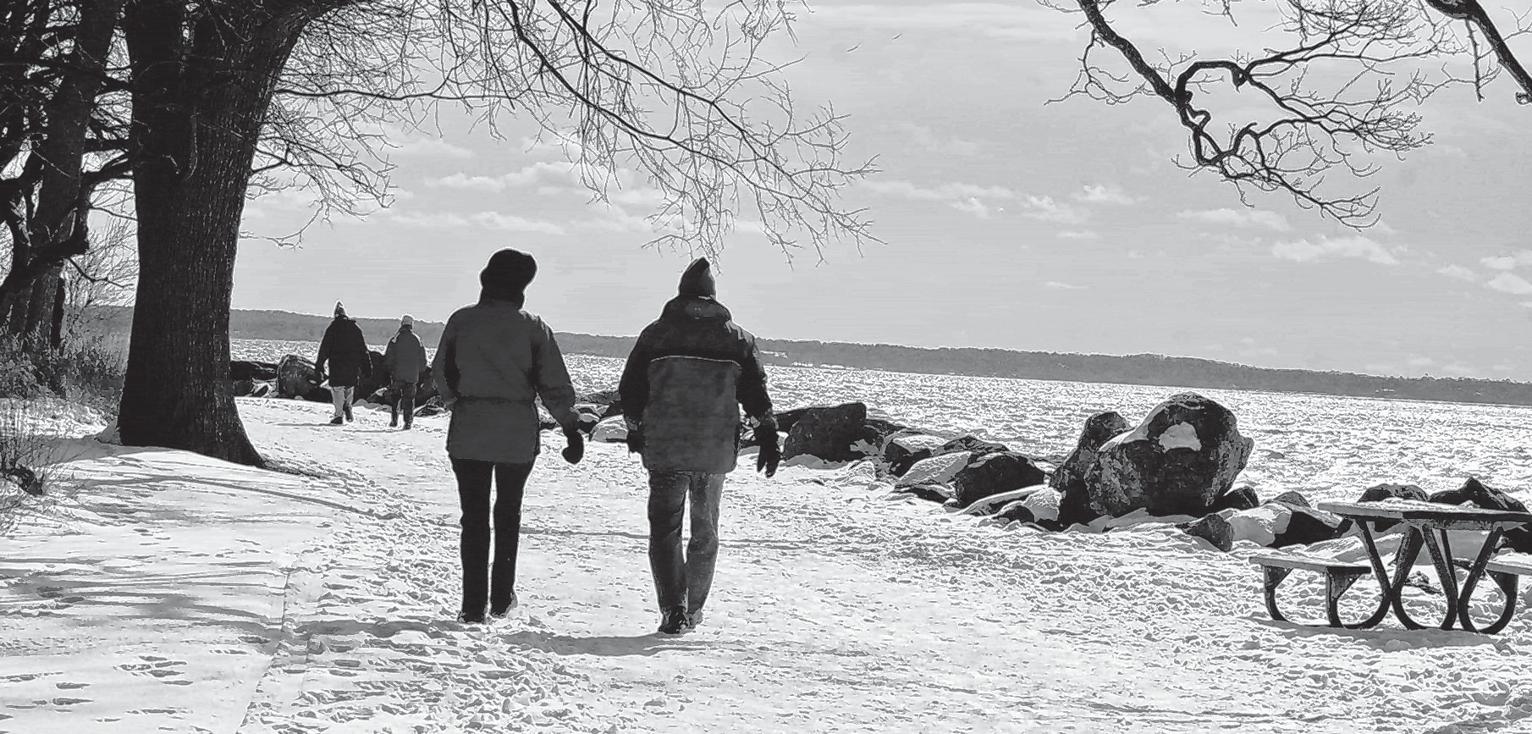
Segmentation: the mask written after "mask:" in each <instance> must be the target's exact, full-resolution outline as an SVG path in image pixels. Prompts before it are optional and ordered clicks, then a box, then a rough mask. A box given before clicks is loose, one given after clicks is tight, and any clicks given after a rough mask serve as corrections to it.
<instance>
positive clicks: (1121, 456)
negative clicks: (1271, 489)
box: [1085, 393, 1255, 517]
mask: <svg viewBox="0 0 1532 734" xmlns="http://www.w3.org/2000/svg"><path fill="white" fill-rule="evenodd" d="M1254 445H1255V442H1254V441H1253V440H1251V439H1249V438H1246V437H1245V436H1242V435H1240V433H1239V428H1238V426H1237V425H1236V420H1235V418H1234V414H1233V413H1231V412H1229V409H1228V408H1225V407H1224V406H1222V405H1219V404H1218V403H1217V402H1215V401H1213V400H1210V399H1208V398H1205V397H1203V396H1201V395H1198V394H1196V393H1181V394H1179V395H1174V396H1172V397H1171V398H1170V399H1169V400H1166V401H1165V402H1163V403H1160V404H1159V405H1158V406H1156V407H1155V408H1154V410H1152V411H1150V413H1149V415H1148V417H1146V418H1144V420H1143V422H1142V423H1140V424H1138V426H1137V427H1136V428H1134V429H1133V430H1131V431H1128V432H1126V433H1122V434H1119V435H1118V436H1116V437H1115V438H1113V439H1112V440H1110V441H1107V442H1106V443H1104V444H1102V445H1101V448H1100V450H1099V451H1098V452H1097V456H1096V463H1095V464H1094V465H1093V466H1092V467H1091V468H1090V469H1089V470H1088V471H1087V472H1086V475H1085V486H1086V491H1087V492H1088V493H1089V495H1090V506H1091V509H1092V510H1095V511H1096V512H1099V513H1100V514H1104V515H1111V516H1113V517H1120V516H1122V515H1126V514H1128V513H1129V512H1132V511H1134V510H1139V509H1142V510H1146V511H1148V512H1149V514H1151V515H1205V514H1207V513H1208V511H1209V509H1210V508H1212V507H1213V505H1214V503H1215V502H1216V501H1217V500H1218V498H1219V497H1220V496H1222V495H1223V494H1224V493H1225V492H1228V491H1229V488H1230V487H1232V486H1234V480H1235V479H1236V478H1237V477H1238V476H1239V473H1240V472H1241V471H1242V470H1244V468H1245V462H1247V461H1248V460H1249V459H1250V450H1251V449H1252V448H1253V447H1254Z"/></svg>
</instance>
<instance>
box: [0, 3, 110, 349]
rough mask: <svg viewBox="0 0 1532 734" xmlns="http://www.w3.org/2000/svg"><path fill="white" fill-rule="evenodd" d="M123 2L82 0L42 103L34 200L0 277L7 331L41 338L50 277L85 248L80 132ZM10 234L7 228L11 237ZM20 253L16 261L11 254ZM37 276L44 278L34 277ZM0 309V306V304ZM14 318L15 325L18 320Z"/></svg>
mask: <svg viewBox="0 0 1532 734" xmlns="http://www.w3.org/2000/svg"><path fill="white" fill-rule="evenodd" d="M123 2H124V0H82V1H81V2H80V4H79V11H78V12H79V14H80V23H79V27H78V31H77V38H76V40H75V48H74V51H73V52H72V53H71V54H70V64H71V70H70V71H69V72H68V73H66V74H65V75H64V78H63V81H61V82H60V83H59V87H58V90H57V91H56V92H55V93H54V95H53V98H52V99H50V100H49V101H48V105H47V125H46V127H45V128H44V129H43V136H42V141H41V142H40V143H39V144H38V145H37V148H36V150H34V151H32V155H33V156H35V157H36V158H37V159H39V160H40V161H41V177H40V180H39V181H38V184H37V206H36V208H35V210H33V211H31V212H30V216H29V217H28V220H27V226H26V239H27V240H28V242H27V243H26V246H25V247H22V246H20V243H19V242H18V243H17V246H16V248H15V251H14V253H13V257H12V262H11V270H10V272H9V273H7V274H6V277H5V279H4V280H0V304H9V305H10V311H11V319H12V330H13V331H14V332H20V333H23V334H26V335H28V336H46V334H47V331H46V327H47V325H48V323H49V321H51V312H52V306H53V290H54V289H53V282H52V278H46V277H45V276H49V275H52V276H54V277H55V278H56V276H57V273H58V270H59V265H60V264H61V263H63V261H64V260H65V259H66V258H68V257H71V256H73V255H78V254H81V253H83V252H84V251H85V248H86V246H87V240H86V234H85V226H84V223H85V216H84V214H85V211H84V210H83V207H85V206H87V205H88V201H87V200H86V197H84V196H82V195H81V179H82V178H83V175H82V170H83V166H84V161H85V136H86V133H87V130H88V126H89V122H90V117H91V113H92V111H93V110H94V109H95V104H96V95H97V93H98V92H100V90H101V86H102V79H103V78H104V77H105V69H106V57H107V52H108V50H109V49H110V46H111V41H112V34H113V31H114V30H115V29H116V27H117V19H118V17H119V16H120V15H121V13H122V6H123ZM15 235H16V233H15V232H14V231H13V232H12V238H13V239H14V238H15ZM17 254H21V255H24V257H23V258H22V259H16V255H17ZM39 278H42V279H44V280H47V281H49V282H46V283H39V282H38V279H39ZM0 310H5V309H4V308H3V307H0ZM18 319H20V320H21V321H20V323H19V324H18V323H17V320H18Z"/></svg>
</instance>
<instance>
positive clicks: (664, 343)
mask: <svg viewBox="0 0 1532 734" xmlns="http://www.w3.org/2000/svg"><path fill="white" fill-rule="evenodd" d="M733 318H734V317H733V315H732V314H730V313H729V309H727V308H725V307H724V305H723V304H721V303H719V302H718V301H716V300H714V299H711V298H700V297H696V296H679V297H677V298H674V299H671V301H670V302H669V303H666V304H665V309H664V311H662V312H661V313H660V318H659V320H658V321H655V322H654V323H652V324H650V325H649V326H648V327H646V328H645V329H644V330H643V332H642V333H641V334H639V336H638V341H637V342H636V343H635V344H634V345H633V351H632V353H630V354H629V355H628V363H627V365H626V366H625V367H624V368H623V371H622V382H621V383H620V384H619V385H618V392H620V393H621V394H622V410H623V413H624V414H625V415H626V416H628V418H629V420H630V421H631V422H633V423H636V424H639V425H643V424H644V423H645V417H644V411H645V408H647V407H648V405H649V402H650V390H651V388H652V387H653V386H651V384H650V370H649V365H650V363H651V362H653V361H655V360H657V359H662V358H664V357H701V358H702V359H712V360H720V361H725V362H733V363H734V364H737V365H739V376H738V378H737V380H736V382H735V388H734V399H735V400H737V401H738V402H739V404H740V405H742V406H744V409H745V413H746V414H748V415H750V416H751V417H753V418H757V419H765V418H770V417H771V397H770V396H769V395H768V394H767V392H766V370H765V369H764V368H762V367H761V359H760V353H759V351H758V350H757V349H756V346H755V337H754V336H751V334H750V332H748V331H745V330H744V329H742V328H740V326H739V325H738V324H736V323H734V320H733ZM648 434H649V431H648V429H647V428H646V429H645V440H648V438H647V437H648Z"/></svg>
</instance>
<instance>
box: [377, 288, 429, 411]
mask: <svg viewBox="0 0 1532 734" xmlns="http://www.w3.org/2000/svg"><path fill="white" fill-rule="evenodd" d="M383 366H384V367H385V368H386V369H387V370H388V375H389V386H388V392H389V401H388V413H389V419H388V426H389V427H390V428H394V427H397V426H398V425H399V413H400V410H401V409H402V410H403V412H404V430H406V431H408V430H410V427H411V426H412V425H414V423H415V387H416V383H418V382H420V373H421V371H422V370H424V369H425V368H426V348H425V347H424V346H421V344H420V338H419V337H417V336H415V319H414V318H413V317H412V316H410V315H409V314H405V315H404V316H403V318H400V319H399V333H397V334H394V338H392V339H389V340H388V348H387V349H385V350H384V351H383Z"/></svg>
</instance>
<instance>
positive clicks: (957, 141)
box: [893, 122, 984, 156]
mask: <svg viewBox="0 0 1532 734" xmlns="http://www.w3.org/2000/svg"><path fill="white" fill-rule="evenodd" d="M893 129H894V130H896V131H898V132H899V133H901V134H903V135H905V136H906V137H908V138H909V140H910V142H912V143H914V144H915V145H917V146H919V147H921V148H924V149H926V150H929V151H933V152H936V153H944V154H947V155H960V156H975V155H978V154H979V153H980V152H981V151H982V150H983V148H984V146H982V145H980V144H979V143H978V142H977V141H973V140H964V139H962V138H949V137H944V136H941V135H937V134H936V131H935V130H932V129H931V128H929V127H926V126H925V125H917V124H915V123H913V122H901V123H898V124H896V125H894V128H893Z"/></svg>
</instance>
